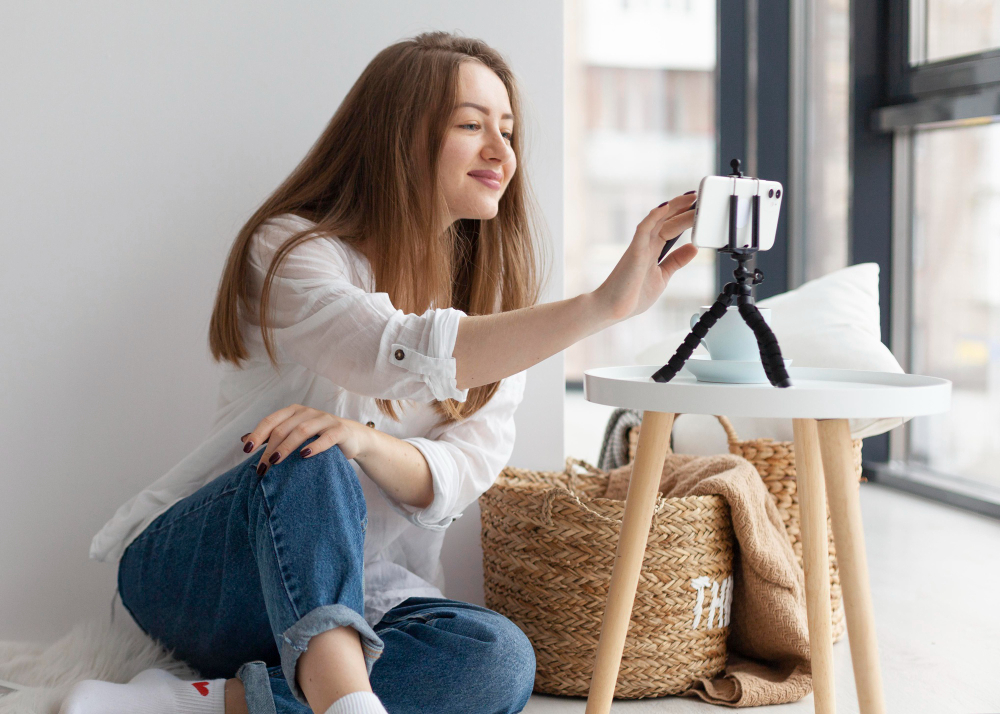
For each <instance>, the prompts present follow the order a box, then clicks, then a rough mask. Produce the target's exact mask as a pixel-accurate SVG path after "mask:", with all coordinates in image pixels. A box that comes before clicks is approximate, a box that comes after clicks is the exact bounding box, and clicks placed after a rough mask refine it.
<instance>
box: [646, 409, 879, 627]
mask: <svg viewBox="0 0 1000 714" xmlns="http://www.w3.org/2000/svg"><path fill="white" fill-rule="evenodd" d="M716 418H717V419H718V420H719V423H720V424H722V428H723V429H725V430H726V437H727V439H728V440H729V453H731V454H736V455H737V456H742V457H743V458H745V459H746V460H747V461H749V462H750V463H752V464H753V465H754V467H755V468H756V469H757V472H758V473H759V474H760V477H761V478H762V479H763V480H764V484H765V485H766V486H767V490H768V491H769V492H770V493H771V498H773V499H774V503H775V505H776V506H777V507H778V513H780V514H781V520H782V521H783V522H784V524H785V533H787V534H788V539H789V540H790V541H791V543H792V550H794V551H795V557H796V558H797V559H798V561H799V565H802V536H801V531H800V530H799V496H798V493H797V491H796V483H795V446H794V442H791V441H773V440H772V439H746V440H741V439H740V438H739V436H738V435H737V434H736V430H735V429H734V428H733V425H732V423H731V422H730V421H729V420H728V419H727V418H726V417H724V416H718V417H716ZM853 443H854V469H855V471H856V472H857V474H858V479H859V480H860V479H861V439H855V440H854V442H853ZM638 444H639V427H637V426H636V427H632V428H631V429H629V432H628V460H629V462H631V461H632V460H633V459H635V450H636V447H637V446H638ZM826 532H827V537H828V538H829V540H830V617H831V620H832V624H833V641H834V642H838V641H839V640H841V639H842V638H843V636H844V632H845V630H846V627H845V622H844V598H843V594H842V592H841V589H840V571H839V570H838V569H837V553H836V551H835V550H834V547H833V528H832V527H831V525H830V516H829V509H827V524H826Z"/></svg>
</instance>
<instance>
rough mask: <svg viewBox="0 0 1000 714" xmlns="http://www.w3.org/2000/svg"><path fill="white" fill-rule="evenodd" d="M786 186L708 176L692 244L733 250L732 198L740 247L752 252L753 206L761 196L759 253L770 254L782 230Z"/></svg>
mask: <svg viewBox="0 0 1000 714" xmlns="http://www.w3.org/2000/svg"><path fill="white" fill-rule="evenodd" d="M782 193H784V191H783V189H782V186H781V184H780V183H778V182H777V181H763V180H761V179H755V178H736V177H735V176H706V177H705V178H703V179H702V180H701V184H700V185H699V187H698V205H697V207H695V210H694V226H692V228H691V242H692V243H694V244H695V246H697V247H698V248H715V249H717V250H718V249H720V248H727V247H729V212H730V202H731V196H733V195H735V196H737V197H738V199H739V201H738V203H737V206H736V247H737V248H749V247H750V245H751V242H752V238H753V236H752V234H751V226H752V222H751V220H750V212H751V203H752V200H751V199H752V198H753V197H754V196H758V195H759V196H760V232H759V234H758V249H759V250H770V248H771V246H773V245H774V234H775V232H776V231H777V230H778V214H779V213H780V212H781V194H782Z"/></svg>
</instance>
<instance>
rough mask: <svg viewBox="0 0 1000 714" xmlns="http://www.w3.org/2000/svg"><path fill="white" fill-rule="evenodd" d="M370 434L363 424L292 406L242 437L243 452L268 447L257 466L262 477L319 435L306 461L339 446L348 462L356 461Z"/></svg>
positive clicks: (309, 408) (309, 447) (307, 448)
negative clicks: (350, 460) (273, 466)
mask: <svg viewBox="0 0 1000 714" xmlns="http://www.w3.org/2000/svg"><path fill="white" fill-rule="evenodd" d="M370 431H371V429H369V428H368V427H366V426H364V425H363V424H361V423H360V422H356V421H353V420H351V419H342V418H341V417H338V416H334V415H333V414H328V413H327V412H323V411H320V410H319V409H313V408H312V407H304V406H302V405H301V404H292V405H291V406H287V407H285V408H284V409H279V410H278V411H276V412H274V413H272V414H269V415H268V416H266V417H264V418H263V419H261V420H260V422H259V423H258V424H257V426H255V427H254V429H253V431H251V432H250V433H249V434H245V435H244V436H243V437H242V441H243V445H244V446H243V450H244V451H245V452H246V453H248V454H249V453H250V452H251V451H253V450H254V449H255V448H257V446H258V445H259V444H263V443H265V442H266V443H267V448H266V449H264V453H263V454H261V458H260V462H259V464H258V466H257V474H258V475H260V476H263V475H264V472H266V471H267V469H268V468H269V467H270V466H271V465H272V464H277V463H279V462H280V461H282V460H283V459H284V458H286V457H287V456H288V455H289V454H290V453H292V451H294V450H295V449H297V448H299V447H300V446H302V443H303V442H304V441H306V440H307V439H310V438H312V437H313V436H316V435H317V434H318V435H319V438H318V439H316V441H314V442H313V443H311V444H309V446H308V447H306V449H303V453H302V454H301V455H302V457H303V458H309V457H310V456H314V455H315V454H318V453H320V452H321V451H326V450H327V449H329V448H330V447H331V446H334V445H336V446H339V447H340V450H341V451H343V452H344V456H345V457H347V458H348V459H353V458H356V457H357V456H358V455H359V454H360V453H362V452H363V451H364V450H365V449H366V448H367V445H368V443H369V440H368V435H369V433H370ZM307 451H308V453H305V452H307Z"/></svg>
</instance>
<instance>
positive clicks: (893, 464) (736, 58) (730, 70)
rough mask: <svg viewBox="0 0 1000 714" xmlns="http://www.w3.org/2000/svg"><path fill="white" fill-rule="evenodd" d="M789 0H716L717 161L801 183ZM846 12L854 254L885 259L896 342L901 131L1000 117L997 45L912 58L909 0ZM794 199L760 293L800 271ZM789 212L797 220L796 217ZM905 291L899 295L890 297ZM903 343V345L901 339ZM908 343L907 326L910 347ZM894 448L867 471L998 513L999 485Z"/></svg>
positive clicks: (887, 443)
mask: <svg viewBox="0 0 1000 714" xmlns="http://www.w3.org/2000/svg"><path fill="white" fill-rule="evenodd" d="M793 4H794V0H773V1H772V0H767V1H766V2H765V1H763V0H747V1H746V2H739V3H730V2H725V1H724V0H717V4H716V7H717V17H718V62H717V70H716V71H717V73H718V74H717V84H716V86H717V101H716V107H717V110H716V111H717V112H718V115H717V119H716V127H717V131H718V132H719V135H718V141H717V146H718V150H719V154H718V157H717V162H716V163H717V167H718V172H719V173H720V174H726V173H729V170H730V169H729V161H730V160H731V159H732V158H740V159H743V160H744V163H745V165H746V166H747V167H748V168H749V169H751V171H753V172H754V173H755V175H760V176H766V177H767V178H769V179H775V180H778V181H781V182H782V184H784V185H785V186H786V193H790V192H791V191H792V190H794V189H795V188H796V187H795V186H794V185H790V183H791V182H790V181H789V178H790V177H791V176H792V171H791V164H790V161H791V158H792V155H793V147H792V142H793V141H794V138H795V137H794V127H793V126H792V123H791V119H790V118H791V117H792V116H793V110H794V109H795V107H793V106H791V102H792V101H794V100H793V97H792V91H791V89H792V87H791V83H792V81H793V71H792V63H793V62H794V61H796V58H795V56H794V55H795V53H794V52H793V51H792V49H793V47H792V45H793V37H792V32H793V25H794V24H795V22H796V18H795V17H794V16H793V13H794V12H795V9H794V7H793ZM849 13H850V55H849V57H850V59H849V62H850V68H849V72H850V78H849V85H850V106H849V117H848V121H849V138H848V153H849V156H848V166H849V172H850V176H849V194H848V202H849V205H848V261H847V262H848V264H849V265H855V264H858V263H866V262H873V263H876V264H877V265H878V266H879V274H880V280H879V303H880V306H881V316H880V317H881V333H882V341H883V343H885V344H886V346H888V347H890V348H893V347H894V345H893V343H894V342H902V341H903V340H901V339H900V337H899V336H900V335H901V334H904V333H906V334H908V330H909V328H910V322H909V313H908V310H909V307H908V304H909V293H908V290H909V280H910V278H909V274H908V273H906V272H905V271H907V270H909V264H908V263H906V264H905V265H902V264H901V261H896V262H894V260H893V258H894V257H897V258H898V257H900V256H894V243H895V244H896V246H897V250H899V251H900V252H901V253H902V252H905V253H906V255H907V256H908V251H909V248H908V247H906V248H905V250H901V249H900V248H899V245H900V244H899V242H898V241H899V240H900V239H899V235H900V233H899V232H900V231H907V232H906V233H905V235H906V240H907V241H908V242H909V241H912V237H911V236H910V235H909V233H908V231H909V223H908V218H905V216H906V215H907V211H908V210H909V205H908V204H906V205H904V204H905V202H906V201H908V200H911V199H910V196H909V195H907V194H906V191H905V184H903V186H904V190H901V188H900V186H901V184H900V183H899V181H900V179H901V177H900V176H896V175H894V169H896V167H897V166H900V167H903V166H905V170H906V171H909V167H908V166H906V165H905V164H900V163H898V158H899V157H898V156H897V155H896V152H897V151H898V150H899V147H898V142H897V138H898V137H900V136H903V137H909V133H910V132H912V130H914V129H916V128H925V127H929V126H947V125H949V124H952V123H959V122H962V121H965V120H969V119H976V118H981V117H986V116H996V117H998V118H1000V49H996V50H989V51H986V52H979V53H975V54H969V55H965V56H961V57H954V58H948V59H945V60H940V61H935V62H927V63H921V64H916V65H912V64H911V63H910V46H909V43H910V37H911V33H910V0H865V2H851V3H850V8H849ZM758 38H766V41H759V39H758ZM761 68H764V69H765V70H766V71H762V70H761ZM748 154H749V159H750V160H749V162H747V161H746V159H747V158H748ZM902 170H903V169H902V168H900V173H902ZM789 199H790V200H789V202H788V206H789V209H790V210H789V211H783V212H782V213H783V222H779V226H778V235H777V236H776V241H775V247H774V248H773V249H772V250H770V251H767V252H765V253H760V254H759V255H758V256H757V258H758V265H759V266H760V267H761V268H762V270H764V273H765V275H766V278H767V279H766V281H765V282H764V283H763V284H762V285H761V286H760V287H759V288H758V289H757V294H758V296H759V297H761V298H764V297H769V296H770V295H774V294H776V293H780V292H784V291H785V290H787V289H788V288H789V287H790V284H791V282H792V274H791V270H792V268H793V265H794V263H793V259H792V256H791V251H792V250H794V248H793V247H792V246H791V245H790V241H789V231H788V228H787V225H788V222H787V221H788V219H787V217H786V216H787V214H788V213H789V212H791V211H793V210H794V207H795V205H796V204H795V198H794V196H791V195H790V196H789ZM901 217H902V218H901ZM894 218H895V224H894ZM792 220H799V221H800V222H801V218H798V217H793V218H792ZM904 223H905V225H904ZM894 231H896V233H895V234H894ZM907 245H908V243H907ZM907 260H908V257H907ZM731 271H732V266H731V265H729V261H724V260H720V261H718V263H717V271H716V274H717V280H718V287H719V288H721V285H722V284H723V283H725V282H727V281H728V280H730V279H731V277H730V276H731ZM900 295H902V299H901V300H899V301H898V302H894V298H899V297H900ZM903 302H906V305H903V304H902V303H903ZM894 336H895V337H894ZM896 348H897V349H895V350H894V351H895V352H897V354H899V345H898V344H897V345H896ZM908 348H909V344H908V338H907V339H906V347H905V351H907V352H908ZM905 366H906V365H905V364H904V367H905ZM903 428H905V427H903ZM894 431H896V432H899V431H901V429H896V430H894ZM898 439H899V437H896V440H897V442H896V443H897V444H898V443H901V442H899V441H898ZM894 450H895V452H896V454H895V455H896V456H897V457H898V455H899V454H898V452H899V451H900V449H899V447H898V446H893V444H892V442H891V440H890V434H882V435H879V436H875V437H871V438H868V439H865V443H864V450H863V452H862V453H863V455H864V473H865V476H866V477H867V478H868V479H869V480H872V481H877V482H880V483H884V484H886V485H889V486H893V487H896V488H900V489H902V490H906V491H910V492H913V493H917V494H920V495H922V496H926V497H928V498H932V499H934V500H937V501H942V502H946V503H949V504H952V505H955V506H959V507H961V508H965V509H969V510H973V511H976V512H979V513H983V514H986V515H990V516H993V517H998V518H1000V501H996V500H995V499H993V497H992V495H990V494H987V493H984V492H983V491H982V490H977V489H975V488H961V487H960V486H959V483H958V482H959V481H960V479H958V478H957V477H953V478H952V480H951V482H950V483H948V480H947V479H945V478H941V477H942V475H941V474H934V473H930V472H927V471H926V470H925V471H924V472H921V470H920V469H919V467H917V466H916V465H913V464H910V463H907V462H905V461H901V460H900V459H899V458H896V459H893V458H891V456H892V455H893V451H894Z"/></svg>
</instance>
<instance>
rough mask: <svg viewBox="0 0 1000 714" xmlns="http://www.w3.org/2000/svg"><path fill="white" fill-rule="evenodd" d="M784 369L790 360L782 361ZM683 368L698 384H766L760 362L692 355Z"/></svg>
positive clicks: (787, 366)
mask: <svg viewBox="0 0 1000 714" xmlns="http://www.w3.org/2000/svg"><path fill="white" fill-rule="evenodd" d="M784 363H785V369H788V368H789V366H791V364H792V361H791V360H790V359H786V360H784ZM684 367H685V368H686V369H687V370H688V371H689V372H691V374H693V375H694V376H695V378H696V379H697V380H698V381H699V382H721V383H724V384H758V383H763V384H767V382H768V379H767V375H766V374H764V365H762V364H761V363H760V360H759V359H757V360H753V361H749V362H743V361H736V360H721V359H712V358H711V357H705V356H704V355H692V356H691V357H690V358H688V361H687V362H686V363H685V364H684Z"/></svg>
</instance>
